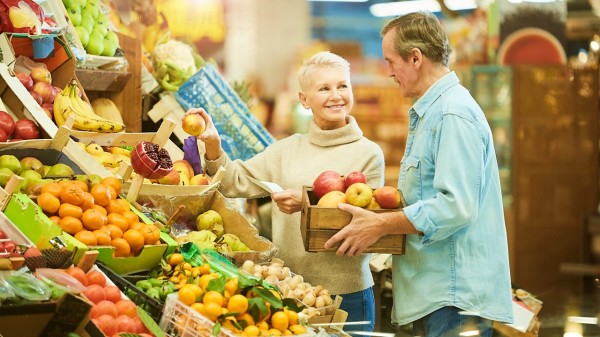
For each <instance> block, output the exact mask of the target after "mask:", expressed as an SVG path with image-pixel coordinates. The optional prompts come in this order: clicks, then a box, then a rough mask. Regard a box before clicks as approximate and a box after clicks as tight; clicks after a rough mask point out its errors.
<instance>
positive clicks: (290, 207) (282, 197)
mask: <svg viewBox="0 0 600 337" xmlns="http://www.w3.org/2000/svg"><path fill="white" fill-rule="evenodd" d="M271 199H273V201H274V202H275V203H276V204H277V207H279V210H280V211H281V212H283V213H286V214H294V213H296V212H300V211H301V210H302V192H300V191H296V190H285V191H282V192H275V193H273V194H271Z"/></svg>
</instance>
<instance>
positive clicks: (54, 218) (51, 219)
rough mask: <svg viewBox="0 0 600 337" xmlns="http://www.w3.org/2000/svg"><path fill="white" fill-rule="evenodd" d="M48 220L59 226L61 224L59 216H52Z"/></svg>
mask: <svg viewBox="0 0 600 337" xmlns="http://www.w3.org/2000/svg"><path fill="white" fill-rule="evenodd" d="M48 219H50V221H52V222H54V223H55V224H57V225H58V223H59V222H60V217H59V216H58V215H52V216H50V217H49V218H48Z"/></svg>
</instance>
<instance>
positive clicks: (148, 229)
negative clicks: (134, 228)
mask: <svg viewBox="0 0 600 337" xmlns="http://www.w3.org/2000/svg"><path fill="white" fill-rule="evenodd" d="M141 232H142V235H143V236H144V244H146V245H155V244H156V243H157V242H158V241H159V240H160V229H158V227H156V226H154V225H150V224H146V225H145V226H143V227H142V229H141Z"/></svg>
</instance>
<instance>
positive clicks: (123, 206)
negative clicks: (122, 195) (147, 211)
mask: <svg viewBox="0 0 600 337" xmlns="http://www.w3.org/2000/svg"><path fill="white" fill-rule="evenodd" d="M128 209H129V202H127V200H125V199H115V200H112V199H111V200H110V201H109V202H108V206H106V211H107V212H108V213H119V214H121V213H123V212H125V211H126V210H128Z"/></svg>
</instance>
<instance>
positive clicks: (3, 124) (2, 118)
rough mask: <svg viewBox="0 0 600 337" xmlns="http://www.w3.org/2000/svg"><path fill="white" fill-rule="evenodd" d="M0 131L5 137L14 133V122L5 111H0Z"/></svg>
mask: <svg viewBox="0 0 600 337" xmlns="http://www.w3.org/2000/svg"><path fill="white" fill-rule="evenodd" d="M0 129H2V130H4V132H5V133H6V135H7V136H8V135H12V133H13V131H15V120H14V119H13V117H12V116H11V115H10V114H9V113H8V112H6V111H0Z"/></svg>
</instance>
